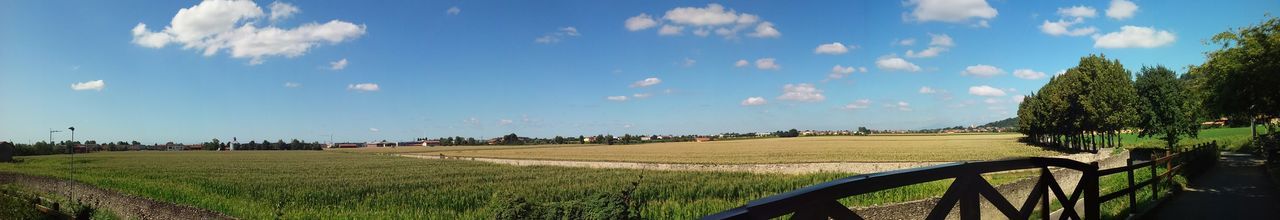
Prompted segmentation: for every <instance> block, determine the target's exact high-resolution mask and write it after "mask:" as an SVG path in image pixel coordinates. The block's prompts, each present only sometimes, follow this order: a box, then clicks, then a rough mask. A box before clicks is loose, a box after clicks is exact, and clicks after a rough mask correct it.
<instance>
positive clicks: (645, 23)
mask: <svg viewBox="0 0 1280 220" xmlns="http://www.w3.org/2000/svg"><path fill="white" fill-rule="evenodd" d="M625 25H626V27H627V30H629V31H639V30H644V29H649V28H651V27H653V26H657V25H658V21H655V20H653V17H652V16H649V14H645V13H640V15H636V16H635V17H630V18H627V21H626V24H625Z"/></svg>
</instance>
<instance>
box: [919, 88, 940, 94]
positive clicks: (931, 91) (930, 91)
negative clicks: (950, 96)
mask: <svg viewBox="0 0 1280 220" xmlns="http://www.w3.org/2000/svg"><path fill="white" fill-rule="evenodd" d="M934 93H938V90H935V89H933V88H931V87H928V86H921V87H920V94H934Z"/></svg>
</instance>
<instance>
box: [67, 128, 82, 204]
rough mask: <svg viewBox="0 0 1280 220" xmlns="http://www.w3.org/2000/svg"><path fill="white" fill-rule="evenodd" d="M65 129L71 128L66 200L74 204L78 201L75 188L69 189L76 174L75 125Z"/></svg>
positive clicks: (72, 186)
mask: <svg viewBox="0 0 1280 220" xmlns="http://www.w3.org/2000/svg"><path fill="white" fill-rule="evenodd" d="M67 130H71V154H70V156H69V157H71V162H70V163H67V171H68V172H67V186H70V187H67V188H68V190H67V200H68V202H72V204H76V203H79V199H75V197H74V196H75V194H74V193H75V190H72V189H71V188H74V185H73V184H74V183H72V182H73V181H75V175H76V169H75V168H76V167H75V166H76V144H75V142H76V127H67ZM74 208H75V206H72V209H74Z"/></svg>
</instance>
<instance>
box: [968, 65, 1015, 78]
mask: <svg viewBox="0 0 1280 220" xmlns="http://www.w3.org/2000/svg"><path fill="white" fill-rule="evenodd" d="M1003 73H1004V70H1002V69H1000V68H999V67H995V66H991V65H984V64H978V65H973V66H968V67H965V68H964V71H961V72H960V75H965V76H977V77H992V76H996V75H1000V74H1003Z"/></svg>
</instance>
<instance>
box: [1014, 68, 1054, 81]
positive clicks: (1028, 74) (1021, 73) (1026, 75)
mask: <svg viewBox="0 0 1280 220" xmlns="http://www.w3.org/2000/svg"><path fill="white" fill-rule="evenodd" d="M1013 76H1014V77H1018V78H1022V79H1040V78H1044V77H1045V76H1046V75H1045V74H1044V72H1038V71H1035V70H1032V69H1016V70H1013Z"/></svg>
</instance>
